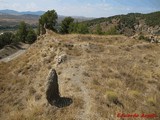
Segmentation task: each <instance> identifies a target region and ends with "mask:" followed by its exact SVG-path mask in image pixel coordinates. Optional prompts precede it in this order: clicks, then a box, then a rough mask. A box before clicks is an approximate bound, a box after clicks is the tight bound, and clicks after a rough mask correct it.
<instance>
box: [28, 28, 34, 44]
mask: <svg viewBox="0 0 160 120" xmlns="http://www.w3.org/2000/svg"><path fill="white" fill-rule="evenodd" d="M36 39H37V35H36V33H35V31H34V30H33V29H30V30H29V31H28V34H27V37H26V42H27V43H29V44H32V43H33V42H34V41H35V40H36Z"/></svg>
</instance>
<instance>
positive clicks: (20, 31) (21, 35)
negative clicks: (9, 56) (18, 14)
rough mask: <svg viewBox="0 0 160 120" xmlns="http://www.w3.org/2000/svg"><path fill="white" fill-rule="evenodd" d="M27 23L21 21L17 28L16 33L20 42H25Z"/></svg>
mask: <svg viewBox="0 0 160 120" xmlns="http://www.w3.org/2000/svg"><path fill="white" fill-rule="evenodd" d="M27 29H28V28H27V24H26V23H25V22H24V21H22V22H21V23H20V25H19V28H18V33H17V34H18V35H19V39H20V41H22V42H25V41H26V37H27V34H28V30H27Z"/></svg>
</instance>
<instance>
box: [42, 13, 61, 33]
mask: <svg viewBox="0 0 160 120" xmlns="http://www.w3.org/2000/svg"><path fill="white" fill-rule="evenodd" d="M57 18H58V15H57V13H56V11H55V10H48V11H47V12H46V13H44V14H43V15H42V16H41V17H40V19H39V24H40V31H41V33H42V34H44V33H45V31H44V30H45V28H46V29H49V30H53V31H56V30H55V28H54V27H55V25H56V23H57V21H56V20H57Z"/></svg>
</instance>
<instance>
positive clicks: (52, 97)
mask: <svg viewBox="0 0 160 120" xmlns="http://www.w3.org/2000/svg"><path fill="white" fill-rule="evenodd" d="M47 82H48V84H47V90H46V98H47V100H48V102H49V103H50V104H51V105H53V104H54V103H55V102H56V101H57V100H58V99H60V94H59V86H58V76H57V73H56V70H55V69H52V70H51V71H50V73H49V76H48V78H47Z"/></svg>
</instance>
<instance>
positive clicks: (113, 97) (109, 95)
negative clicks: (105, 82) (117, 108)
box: [106, 91, 118, 103]
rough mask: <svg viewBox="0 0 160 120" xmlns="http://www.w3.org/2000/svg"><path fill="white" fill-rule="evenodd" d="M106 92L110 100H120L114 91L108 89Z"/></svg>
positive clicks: (114, 101)
mask: <svg viewBox="0 0 160 120" xmlns="http://www.w3.org/2000/svg"><path fill="white" fill-rule="evenodd" d="M106 94H107V97H108V100H109V101H110V102H113V103H116V102H117V101H118V96H117V93H115V92H113V91H107V92H106Z"/></svg>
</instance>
